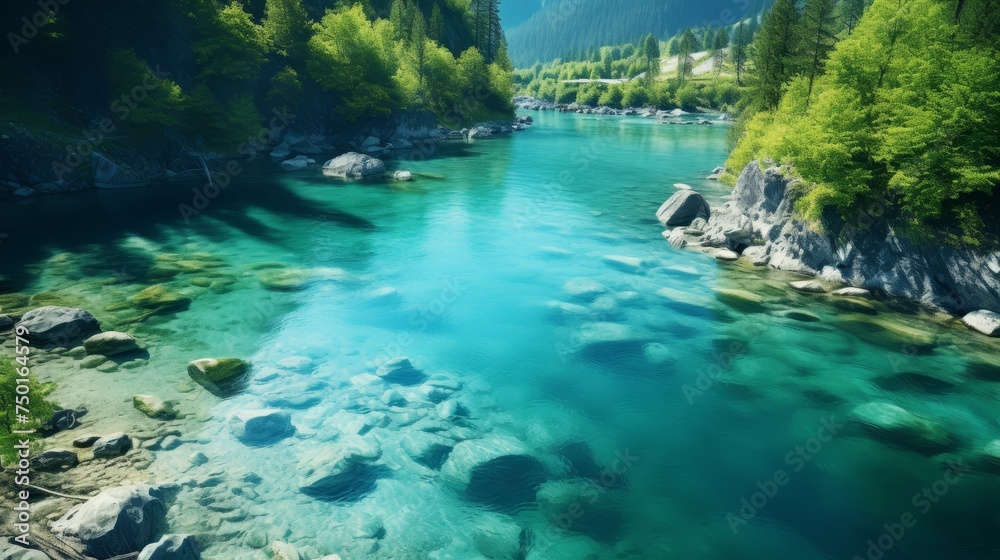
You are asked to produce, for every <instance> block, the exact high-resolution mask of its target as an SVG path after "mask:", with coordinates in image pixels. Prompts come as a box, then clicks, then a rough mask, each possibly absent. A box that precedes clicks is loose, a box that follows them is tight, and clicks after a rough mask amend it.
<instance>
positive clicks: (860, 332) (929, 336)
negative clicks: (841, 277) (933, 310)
mask: <svg viewBox="0 0 1000 560" xmlns="http://www.w3.org/2000/svg"><path fill="white" fill-rule="evenodd" d="M837 325H838V326H839V327H840V328H842V329H844V330H845V331H847V332H849V333H851V334H853V335H855V336H857V337H858V338H861V339H862V340H864V341H866V342H870V343H872V344H875V345H877V346H881V347H883V348H887V349H889V350H896V351H899V352H909V351H910V350H911V349H912V350H915V351H916V352H917V353H921V354H926V353H928V352H931V351H932V350H934V348H936V347H937V345H938V337H937V336H936V335H934V334H933V333H930V332H928V331H924V330H921V329H917V328H914V327H910V326H907V325H904V324H901V323H897V322H895V321H891V320H889V319H882V318H879V317H874V316H870V315H848V316H844V317H841V319H840V320H839V321H837Z"/></svg>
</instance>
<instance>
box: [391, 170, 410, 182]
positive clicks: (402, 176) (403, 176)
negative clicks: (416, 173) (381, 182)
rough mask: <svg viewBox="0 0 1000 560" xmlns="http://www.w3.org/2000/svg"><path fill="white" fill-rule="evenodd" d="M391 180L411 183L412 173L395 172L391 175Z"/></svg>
mask: <svg viewBox="0 0 1000 560" xmlns="http://www.w3.org/2000/svg"><path fill="white" fill-rule="evenodd" d="M392 178H393V179H395V180H397V181H412V180H413V173H410V172H409V171H397V172H395V173H393V174H392Z"/></svg>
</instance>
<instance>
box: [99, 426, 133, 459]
mask: <svg viewBox="0 0 1000 560" xmlns="http://www.w3.org/2000/svg"><path fill="white" fill-rule="evenodd" d="M131 450H132V438H131V437H129V436H128V434H123V433H121V432H118V433H116V434H110V435H106V436H104V437H102V438H100V439H98V440H97V441H95V442H94V457H95V458H97V459H110V458H113V457H118V456H121V455H124V454H126V453H128V452H129V451H131Z"/></svg>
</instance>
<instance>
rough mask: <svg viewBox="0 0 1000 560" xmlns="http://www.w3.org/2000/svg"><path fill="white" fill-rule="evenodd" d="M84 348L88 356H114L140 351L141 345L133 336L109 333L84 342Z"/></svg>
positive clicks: (99, 334)
mask: <svg viewBox="0 0 1000 560" xmlns="http://www.w3.org/2000/svg"><path fill="white" fill-rule="evenodd" d="M83 347H84V349H85V350H86V351H87V354H102V355H104V356H114V355H115V354H124V353H125V352H132V351H134V350H138V349H139V344H138V343H136V341H135V339H134V338H132V336H131V335H129V334H126V333H123V332H118V331H107V332H102V333H98V334H95V335H94V336H92V337H90V338H88V339H87V340H84V341H83Z"/></svg>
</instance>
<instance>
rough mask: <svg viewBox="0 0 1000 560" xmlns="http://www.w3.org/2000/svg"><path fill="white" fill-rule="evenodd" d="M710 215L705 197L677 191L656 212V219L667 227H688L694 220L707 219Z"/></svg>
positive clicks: (689, 191)
mask: <svg viewBox="0 0 1000 560" xmlns="http://www.w3.org/2000/svg"><path fill="white" fill-rule="evenodd" d="M710 215H711V210H710V209H709V206H708V202H707V201H706V200H705V197H703V196H701V194H699V193H697V192H695V191H693V190H689V189H683V190H679V191H677V192H676V193H674V195H673V196H671V197H670V198H669V199H667V201H666V202H664V203H663V205H662V206H660V208H659V209H658V210H657V211H656V218H657V219H658V220H660V223H661V224H663V225H665V226H667V227H676V226H688V225H691V222H693V221H694V220H695V218H704V219H708V217H709V216H710Z"/></svg>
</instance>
